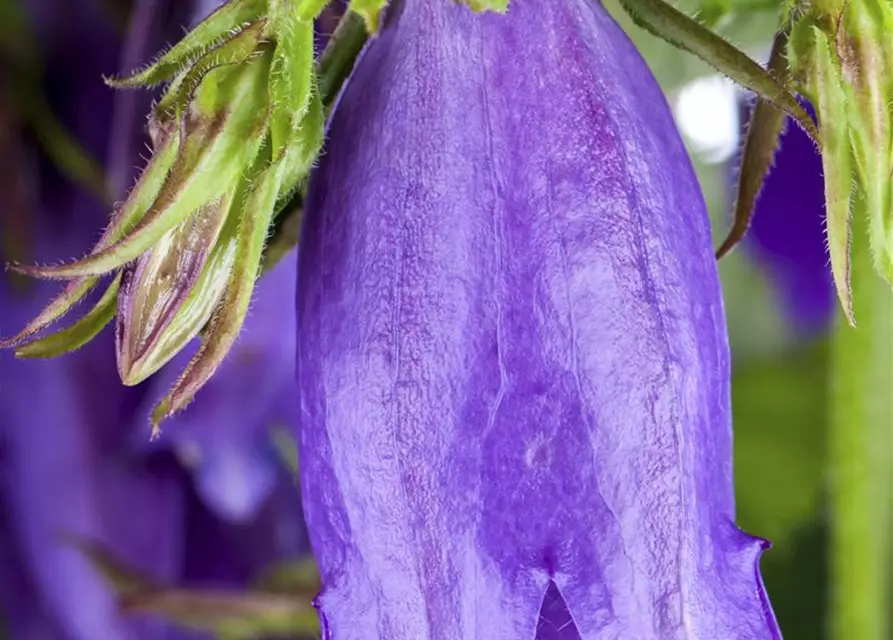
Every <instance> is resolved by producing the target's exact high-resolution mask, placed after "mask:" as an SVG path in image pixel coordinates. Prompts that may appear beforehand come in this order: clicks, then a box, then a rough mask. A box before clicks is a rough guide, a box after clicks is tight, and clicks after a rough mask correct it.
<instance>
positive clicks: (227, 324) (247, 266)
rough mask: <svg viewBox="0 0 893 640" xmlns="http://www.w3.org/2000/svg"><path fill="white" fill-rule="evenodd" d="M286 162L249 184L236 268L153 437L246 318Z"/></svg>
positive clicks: (161, 408)
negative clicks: (200, 343)
mask: <svg viewBox="0 0 893 640" xmlns="http://www.w3.org/2000/svg"><path fill="white" fill-rule="evenodd" d="M285 166H286V159H283V160H282V161H280V162H279V163H276V164H273V165H270V166H269V167H268V168H267V169H266V170H264V171H263V172H262V173H261V174H260V175H259V176H258V178H257V180H256V181H255V182H254V183H253V185H252V188H251V191H250V192H249V194H248V197H247V198H246V199H245V202H244V204H243V206H242V207H241V210H240V211H239V214H238V215H239V233H238V244H237V246H236V249H235V251H236V254H235V264H234V266H233V270H232V275H231V276H230V279H229V282H228V283H227V286H226V291H225V292H224V294H223V298H222V300H221V301H220V305H219V307H218V309H217V313H215V314H214V316H213V318H212V320H211V322H210V324H209V325H208V329H207V331H206V332H205V335H204V337H203V338H202V345H201V348H200V349H199V351H198V353H197V354H196V355H195V357H194V358H193V359H192V360H191V361H190V362H189V364H188V365H187V366H186V370H185V371H184V372H183V374H182V375H181V376H180V378H179V379H178V380H177V382H176V383H175V384H174V387H173V388H172V389H171V390H170V391H169V392H168V394H167V395H166V396H165V397H164V398H163V399H162V400H161V402H160V403H159V404H158V406H157V407H155V410H154V411H153V413H152V426H153V435H157V434H158V426H159V424H160V423H161V421H162V420H164V419H165V418H167V417H169V416H171V415H172V414H174V413H176V412H178V411H181V410H182V409H184V408H185V407H186V406H187V405H188V404H189V403H190V402H191V401H192V399H193V398H194V397H195V394H196V393H198V391H199V389H201V388H202V387H203V386H204V385H205V383H206V382H207V381H208V380H209V379H210V378H211V376H212V375H214V372H215V371H216V370H217V368H218V367H219V366H220V365H221V364H222V362H223V359H224V358H225V357H226V355H227V354H228V353H229V350H230V349H231V348H232V346H233V344H234V343H235V341H236V338H237V337H238V335H239V332H240V331H241V329H242V325H243V324H244V322H245V316H246V315H247V313H248V306H249V304H250V302H251V295H252V293H253V292H254V283H255V281H256V280H257V277H258V275H259V271H260V263H261V257H262V254H263V248H264V243H265V242H266V237H267V231H268V230H269V227H270V223H271V222H272V219H273V211H274V209H275V206H276V199H277V196H278V194H279V189H280V186H281V184H282V179H283V175H284V173H285V171H284V169H285Z"/></svg>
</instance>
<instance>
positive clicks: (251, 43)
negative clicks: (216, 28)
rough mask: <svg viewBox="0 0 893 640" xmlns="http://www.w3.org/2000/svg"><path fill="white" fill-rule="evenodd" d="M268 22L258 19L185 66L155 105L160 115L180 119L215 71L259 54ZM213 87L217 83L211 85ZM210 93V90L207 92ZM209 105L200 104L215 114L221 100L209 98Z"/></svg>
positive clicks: (157, 113) (200, 108)
mask: <svg viewBox="0 0 893 640" xmlns="http://www.w3.org/2000/svg"><path fill="white" fill-rule="evenodd" d="M265 26H266V22H265V21H264V20H258V21H257V22H252V23H251V24H249V25H248V26H247V27H245V28H244V29H242V30H241V31H239V33H237V34H236V35H235V36H233V37H232V38H230V39H228V40H225V41H223V42H221V43H220V44H219V45H218V46H215V47H213V48H211V49H210V50H209V51H208V52H207V53H205V54H204V55H203V56H201V57H200V58H199V59H198V60H197V61H196V62H195V64H194V65H192V66H190V67H189V68H187V69H185V70H184V71H183V72H182V73H180V74H179V75H178V76H177V77H176V79H175V80H174V81H173V82H172V83H171V84H170V86H169V87H168V88H167V90H166V91H165V93H164V95H163V96H162V97H161V100H159V101H158V104H157V105H156V107H155V108H154V110H153V112H154V113H155V114H156V117H162V118H171V119H173V120H176V121H180V119H181V118H182V117H183V114H184V113H185V111H186V109H187V108H188V106H189V103H190V102H191V101H192V100H193V98H194V97H195V93H196V90H197V89H198V87H199V86H200V85H201V84H202V81H203V80H204V78H205V76H207V75H208V74H209V73H210V72H211V71H213V70H215V69H219V68H220V67H223V66H226V65H239V64H243V63H245V62H247V61H248V59H249V58H251V56H252V55H254V54H255V52H256V49H257V47H258V45H259V44H260V43H261V40H262V38H263V35H264V27H265ZM211 86H212V87H213V85H211ZM205 93H207V90H206V91H205ZM205 100H206V103H207V104H198V105H196V106H197V107H198V108H199V110H200V111H201V110H203V109H208V112H207V113H205V114H204V115H206V116H208V117H213V116H214V115H215V114H214V113H213V111H212V110H213V109H215V108H219V104H218V103H219V100H215V99H214V97H213V96H208V97H206V98H205Z"/></svg>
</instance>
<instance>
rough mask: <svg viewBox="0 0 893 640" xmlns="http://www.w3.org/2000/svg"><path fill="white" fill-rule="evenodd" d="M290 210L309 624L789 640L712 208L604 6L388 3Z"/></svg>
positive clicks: (508, 637) (383, 633)
mask: <svg viewBox="0 0 893 640" xmlns="http://www.w3.org/2000/svg"><path fill="white" fill-rule="evenodd" d="M306 212H307V218H306V225H305V227H304V229H303V236H302V247H301V255H300V267H299V286H298V331H297V335H298V374H299V390H300V393H301V407H302V416H301V417H302V420H301V422H302V424H301V433H300V446H299V454H300V469H301V480H302V491H303V496H304V504H305V515H306V521H307V526H308V531H309V533H310V539H311V543H312V546H313V550H314V553H315V556H316V558H317V561H318V562H319V567H320V573H321V578H322V585H323V588H322V592H321V594H320V596H319V598H318V607H319V611H320V618H321V620H322V624H323V628H324V637H325V638H327V639H330V640H354V639H357V640H359V639H363V640H370V639H375V638H381V639H387V640H410V639H411V640H424V639H430V640H441V639H446V638H449V639H451V640H457V639H468V640H477V639H479V638H488V639H492V640H518V639H521V638H525V639H528V640H532V639H533V638H535V637H539V638H541V639H544V638H555V634H554V633H551V634H550V632H549V631H548V630H544V628H543V627H544V626H545V625H544V624H543V618H545V619H546V620H547V621H548V622H550V623H554V626H558V627H559V629H560V630H561V631H562V632H566V633H568V634H570V635H568V636H559V637H562V638H564V637H581V638H585V639H587V640H589V639H595V638H598V639H599V640H607V639H615V638H616V639H621V638H623V639H628V638H641V639H646V638H661V639H664V638H681V637H692V638H741V639H745V638H746V639H748V640H763V639H772V638H779V637H780V634H779V631H778V629H777V625H776V623H775V620H774V616H773V614H772V611H771V608H770V606H769V603H768V600H767V597H766V594H765V591H764V588H763V585H762V582H761V579H760V576H759V571H758V566H757V565H758V559H759V556H760V554H761V552H762V550H763V549H764V548H765V546H766V544H765V542H764V541H762V540H759V539H756V538H753V537H751V536H748V535H746V534H744V533H742V532H741V531H740V530H739V529H738V528H736V526H735V524H734V515H735V510H734V496H733V483H732V468H731V460H732V449H731V446H732V442H731V424H730V407H729V352H728V345H727V338H726V328H725V322H724V317H723V307H722V297H721V292H720V287H719V280H718V276H717V271H716V265H715V262H714V259H713V255H712V248H711V244H710V234H709V229H708V220H707V213H706V208H705V204H704V201H703V198H702V196H701V193H700V191H699V188H698V184H697V181H696V179H695V176H694V173H693V171H692V168H691V165H690V161H689V159H688V157H687V155H686V153H685V150H684V148H683V145H682V143H681V141H680V139H679V135H678V133H677V131H676V130H675V128H674V125H673V119H672V117H671V114H670V111H669V108H668V106H667V104H666V101H665V99H664V96H663V94H662V93H661V91H660V88H659V87H658V85H657V83H656V82H655V80H654V78H653V77H652V76H651V74H650V72H649V70H648V68H647V66H646V65H645V63H644V61H643V60H642V59H641V57H640V55H639V54H638V52H637V51H636V49H635V48H634V46H633V45H632V44H631V43H630V42H629V40H628V39H627V37H626V36H625V35H624V34H623V32H622V31H621V30H620V28H619V27H618V26H617V25H616V23H615V22H614V21H613V19H612V18H611V17H610V16H609V15H608V13H607V12H606V11H605V9H604V8H603V7H602V6H600V5H598V4H596V3H592V2H589V1H588V0H542V1H541V2H529V1H527V0H515V1H513V2H511V3H510V6H509V9H508V12H507V14H506V15H496V14H483V15H478V14H475V13H473V12H472V11H470V10H469V9H467V8H466V7H464V6H460V5H457V4H455V3H451V2H443V1H441V0H412V1H405V0H396V1H394V2H392V3H391V5H390V9H389V12H388V15H387V16H386V18H385V24H384V27H383V29H382V32H381V34H380V36H379V37H378V38H377V39H375V40H373V41H372V42H371V43H370V44H369V45H368V47H367V49H366V50H365V52H364V54H363V55H362V57H361V59H360V60H359V62H358V65H357V67H356V69H355V71H354V73H353V76H352V77H351V79H350V80H349V83H348V85H347V88H346V89H345V92H344V93H343V95H342V97H341V99H340V102H339V104H338V105H337V108H336V111H335V114H334V116H333V119H332V121H331V125H330V129H329V147H328V150H327V151H326V153H325V154H323V156H322V158H321V160H320V166H319V168H318V171H317V173H316V174H315V177H314V179H313V183H312V186H311V192H310V195H309V197H308V201H307V207H306ZM544 596H545V597H546V598H548V599H550V602H548V603H547V604H548V605H549V608H548V609H547V611H546V612H545V615H544V616H541V607H542V605H543V600H544ZM557 600H561V601H562V603H563V604H564V605H566V609H567V612H568V618H569V619H565V620H560V618H561V617H562V615H563V613H562V609H561V608H560V607H558V606H557V604H558V603H557V602H555V601H557ZM553 603H554V604H555V605H556V606H555V607H554V608H553ZM575 632H576V633H577V634H579V635H578V636H574V635H573V634H574V633H575ZM538 634H539V635H538Z"/></svg>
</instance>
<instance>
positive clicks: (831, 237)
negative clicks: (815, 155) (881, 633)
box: [812, 27, 855, 326]
mask: <svg viewBox="0 0 893 640" xmlns="http://www.w3.org/2000/svg"><path fill="white" fill-rule="evenodd" d="M812 33H813V37H814V42H815V49H814V51H815V56H814V60H815V67H814V69H815V83H814V85H815V91H816V97H817V98H818V100H817V104H816V105H815V107H816V111H817V112H818V115H819V122H821V123H830V124H829V126H825V127H824V128H823V131H824V136H823V137H822V170H823V172H824V174H825V211H826V214H827V215H826V228H827V233H828V251H829V253H830V254H831V272H832V274H833V275H834V285H835V287H836V288H837V295H838V297H839V298H840V303H841V305H842V307H843V312H844V314H845V315H846V318H847V320H848V321H849V323H850V324H851V325H854V326H855V317H854V315H853V296H852V291H851V289H850V212H851V207H852V198H853V169H852V147H851V146H850V131H849V127H848V122H849V118H848V117H847V95H846V91H845V89H844V79H843V77H842V75H841V72H840V67H839V66H838V65H837V64H836V60H835V58H834V56H833V54H832V49H831V44H830V42H829V41H828V38H827V36H826V35H825V34H824V33H823V32H822V31H821V30H820V29H818V28H815V27H812Z"/></svg>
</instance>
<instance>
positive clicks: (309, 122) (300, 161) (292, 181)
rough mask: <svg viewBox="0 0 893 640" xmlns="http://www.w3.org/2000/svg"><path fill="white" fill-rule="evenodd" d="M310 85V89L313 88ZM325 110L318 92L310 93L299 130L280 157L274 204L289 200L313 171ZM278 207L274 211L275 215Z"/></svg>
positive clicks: (321, 143)
mask: <svg viewBox="0 0 893 640" xmlns="http://www.w3.org/2000/svg"><path fill="white" fill-rule="evenodd" d="M315 86H316V85H315V83H314V88H315ZM325 127H326V116H325V108H324V107H323V104H322V99H321V98H320V96H319V92H318V91H316V90H314V91H313V94H312V96H311V98H310V103H309V105H308V108H307V113H306V114H305V115H304V118H303V120H302V121H301V123H300V127H299V128H297V129H296V130H295V131H292V134H291V136H290V139H289V140H288V146H287V147H286V149H285V153H284V155H283V156H282V163H283V169H282V184H281V185H280V189H279V197H278V202H280V203H282V204H283V205H284V203H285V201H286V200H287V199H291V197H292V196H293V195H294V192H295V191H296V190H297V188H298V185H299V184H300V183H301V182H302V181H304V180H305V179H306V178H307V177H308V176H309V174H310V170H311V169H313V165H314V164H315V163H316V159H317V158H318V157H319V152H320V150H321V149H322V145H323V140H324V138H325V130H326V129H325ZM281 208H282V207H281V206H280V207H277V211H278V210H279V209H281Z"/></svg>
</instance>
